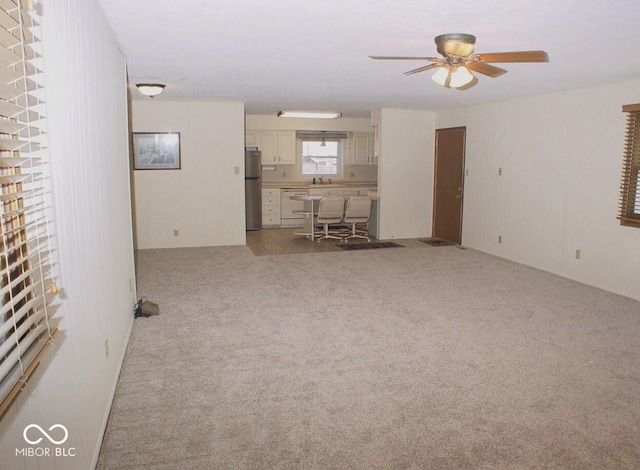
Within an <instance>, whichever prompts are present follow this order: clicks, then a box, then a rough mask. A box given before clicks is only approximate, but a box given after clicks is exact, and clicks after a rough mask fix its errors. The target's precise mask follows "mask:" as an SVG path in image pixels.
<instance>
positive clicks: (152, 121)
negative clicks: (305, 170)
mask: <svg viewBox="0 0 640 470" xmlns="http://www.w3.org/2000/svg"><path fill="white" fill-rule="evenodd" d="M133 92H134V93H137V91H135V90H134V91H133ZM165 93H167V94H168V93H171V90H170V89H167V90H166V91H165ZM132 120H133V132H180V139H181V142H180V145H181V156H182V158H181V160H182V162H181V163H182V168H181V169H180V170H140V171H135V172H134V173H135V174H134V191H135V194H134V199H135V220H136V247H137V248H173V247H190V246H219V245H244V244H245V243H246V232H245V216H244V105H243V104H242V103H218V102H172V101H161V99H160V98H156V99H154V100H151V99H147V100H144V101H142V100H134V101H133V102H132ZM234 167H238V168H239V173H238V174H234ZM176 229H177V230H179V234H180V235H179V236H174V230H176Z"/></svg>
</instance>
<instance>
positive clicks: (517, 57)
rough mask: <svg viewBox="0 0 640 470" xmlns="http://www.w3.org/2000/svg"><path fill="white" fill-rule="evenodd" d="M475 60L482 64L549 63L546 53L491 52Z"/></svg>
mask: <svg viewBox="0 0 640 470" xmlns="http://www.w3.org/2000/svg"><path fill="white" fill-rule="evenodd" d="M473 58H474V59H477V60H479V61H481V62H549V56H548V55H547V53H546V52H545V51H515V52H489V53H488V54H476V55H474V56H473Z"/></svg>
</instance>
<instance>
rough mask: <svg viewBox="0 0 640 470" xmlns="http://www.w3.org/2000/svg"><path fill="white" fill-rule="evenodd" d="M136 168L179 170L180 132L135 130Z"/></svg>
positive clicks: (134, 165)
mask: <svg viewBox="0 0 640 470" xmlns="http://www.w3.org/2000/svg"><path fill="white" fill-rule="evenodd" d="M133 169H134V170H179V169H180V133H179V132H134V133H133Z"/></svg>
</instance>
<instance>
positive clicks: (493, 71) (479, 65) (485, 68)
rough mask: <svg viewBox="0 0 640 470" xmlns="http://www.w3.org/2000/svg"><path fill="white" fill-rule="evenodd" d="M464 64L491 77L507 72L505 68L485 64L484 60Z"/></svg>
mask: <svg viewBox="0 0 640 470" xmlns="http://www.w3.org/2000/svg"><path fill="white" fill-rule="evenodd" d="M464 66H465V67H466V68H468V69H469V70H473V71H474V72H478V73H481V74H483V75H487V76H489V77H491V78H496V77H499V76H500V75H502V74H503V73H507V71H506V70H505V69H501V68H500V67H496V66H494V65H489V64H485V63H484V62H468V63H466V64H464Z"/></svg>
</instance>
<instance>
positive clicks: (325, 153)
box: [301, 139, 340, 176]
mask: <svg viewBox="0 0 640 470" xmlns="http://www.w3.org/2000/svg"><path fill="white" fill-rule="evenodd" d="M339 149H340V142H339V141H336V140H326V139H324V140H321V141H317V140H303V141H302V166H301V168H302V175H304V176H338V175H339V174H340V166H339V163H340V162H339Z"/></svg>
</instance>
